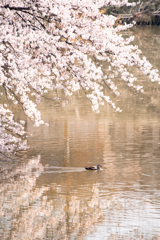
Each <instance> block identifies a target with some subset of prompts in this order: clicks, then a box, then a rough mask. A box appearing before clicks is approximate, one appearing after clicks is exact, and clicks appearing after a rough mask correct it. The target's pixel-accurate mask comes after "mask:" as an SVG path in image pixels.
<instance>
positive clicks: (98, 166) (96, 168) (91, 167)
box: [85, 164, 102, 170]
mask: <svg viewBox="0 0 160 240" xmlns="http://www.w3.org/2000/svg"><path fill="white" fill-rule="evenodd" d="M100 167H102V166H101V165H100V164H98V165H97V166H88V167H85V169H87V170H99V169H100Z"/></svg>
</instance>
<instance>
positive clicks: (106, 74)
mask: <svg viewBox="0 0 160 240" xmlns="http://www.w3.org/2000/svg"><path fill="white" fill-rule="evenodd" d="M124 4H126V5H127V6H131V5H134V4H135V3H128V1H127V0H114V1H113V0H112V1H111V0H103V1H102V0H72V1H71V0H68V1H64V0H45V1H44V0H37V1H33V0H26V1H23V0H10V1H9V3H8V1H7V0H3V1H2V3H1V4H0V66H1V68H0V86H1V88H2V91H3V92H4V93H5V94H6V96H7V98H8V99H9V100H10V101H11V102H12V103H13V104H19V105H20V106H21V107H22V108H23V110H24V112H25V114H26V115H27V116H28V117H29V118H30V119H31V120H32V121H33V122H34V124H35V126H39V125H40V124H43V123H44V122H43V120H41V114H40V112H39V111H38V110H37V105H36V104H35V102H36V103H39V102H40V100H41V97H43V96H44V95H46V94H47V93H48V91H51V90H52V91H53V90H54V94H56V95H57V96H56V99H59V96H58V90H62V91H63V92H64V94H65V95H66V96H70V95H72V94H73V92H75V91H77V90H79V89H82V90H83V91H84V93H85V95H86V97H87V98H88V99H89V100H90V101H91V104H92V108H93V110H94V111H96V112H98V111H99V105H102V104H104V103H105V102H107V103H108V104H110V105H111V106H112V107H113V109H115V110H116V111H121V109H120V108H119V107H117V106H116V105H115V103H114V102H113V101H112V100H111V99H110V97H109V96H106V95H105V91H104V89H105V87H106V86H107V87H109V88H110V90H111V91H112V92H113V93H115V95H117V96H119V95H120V92H119V91H118V89H117V87H116V85H115V83H114V78H116V77H117V76H118V75H119V76H120V77H121V79H122V80H124V82H126V84H127V85H128V86H129V87H132V88H134V89H136V90H137V91H141V92H143V86H139V85H138V84H136V81H137V79H136V77H134V76H133V75H132V74H130V73H129V71H128V70H127V69H128V67H131V66H136V67H137V68H139V69H140V70H141V71H142V72H143V73H144V74H146V75H148V76H149V78H150V79H151V81H158V82H160V78H159V76H158V73H157V71H156V70H154V69H152V66H151V64H150V63H149V62H148V61H147V59H146V58H141V57H140V53H141V52H140V51H139V50H138V47H137V46H133V45H131V42H132V41H133V37H129V38H127V39H124V38H123V36H122V35H121V34H120V31H122V30H127V29H128V28H130V27H132V26H133V24H125V25H123V26H122V25H119V26H117V27H116V26H115V21H116V17H114V16H112V15H104V14H102V13H101V11H100V10H99V9H100V8H101V7H104V6H107V5H114V6H122V5H124ZM102 61H105V62H108V65H109V67H108V69H105V70H104V69H103V67H102V66H101V64H100V63H101V62H102ZM34 97H35V99H33V98H34ZM54 98H55V96H54ZM54 98H53V99H54ZM4 111H5V110H4V106H2V105H1V108H0V117H1V124H2V127H1V136H2V137H1V141H2V145H3V148H2V149H1V151H4V150H7V151H11V150H13V149H15V148H16V146H17V147H18V149H23V148H24V149H26V143H25V144H24V146H22V145H21V144H22V142H23V141H22V142H19V141H20V139H21V138H16V137H15V136H14V134H15V132H14V131H15V128H16V127H17V128H18V129H19V128H20V126H22V125H21V124H20V125H16V124H15V122H14V130H13V129H12V134H7V133H6V131H7V130H6V128H5V127H4V123H3V122H6V123H7V122H8V123H7V124H8V126H12V127H13V122H12V121H13V115H10V116H12V117H11V118H9V117H6V119H5V121H4V119H3V120H2V116H3V117H4V116H5V115H6V116H8V113H9V112H6V114H4ZM6 111H7V110H6ZM8 111H9V110H8ZM10 114H11V113H10ZM17 124H18V123H17ZM20 131H22V129H21V130H20ZM21 133H22V132H21ZM5 134H7V135H5ZM20 135H21V134H20ZM22 135H23V134H22ZM3 139H5V140H3ZM5 141H6V142H5ZM9 143H12V144H13V143H14V144H15V145H13V146H14V147H13V149H12V148H11V144H9ZM7 145H8V146H10V147H8V148H7ZM20 145H21V146H20ZM4 146H5V147H4Z"/></svg>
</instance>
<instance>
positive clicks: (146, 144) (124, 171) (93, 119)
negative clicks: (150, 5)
mask: <svg viewBox="0 0 160 240" xmlns="http://www.w3.org/2000/svg"><path fill="white" fill-rule="evenodd" d="M135 34H136V35H137V39H138V40H137V41H139V42H138V44H139V45H140V47H143V48H144V49H142V50H143V51H145V50H146V48H147V45H146V44H149V47H148V48H149V50H150V51H151V50H152V48H153V51H154V53H156V56H155V59H157V61H158V59H159V56H160V49H159V48H158V45H155V46H154V44H153V43H154V40H153V38H151V39H150V38H149V39H148V41H146V37H147V36H148V35H149V36H150V35H152V36H154V37H155V41H156V42H158V41H159V40H160V38H159V36H160V31H159V32H158V30H156V32H155V28H154V29H148V28H144V31H139V29H137V30H135ZM156 47H157V49H156V51H155V48H156ZM149 54H150V52H149ZM149 54H148V56H149ZM146 55H147V53H146ZM150 55H151V54H150ZM152 57H153V56H152ZM152 57H151V61H152V60H153V59H152ZM156 64H157V62H156ZM159 70H160V69H159ZM137 74H138V72H137ZM142 81H144V79H142ZM147 84H148V83H147ZM147 84H146V86H145V89H146V91H145V94H143V95H137V94H136V93H134V92H132V91H129V93H127V92H126V91H125V90H124V91H123V92H122V95H121V97H120V98H119V99H117V103H118V104H120V105H121V107H122V108H123V112H122V113H121V114H120V113H114V112H113V110H112V109H110V107H109V106H105V108H102V109H101V113H100V114H94V113H93V112H92V111H91V108H90V104H89V102H87V100H85V99H84V96H83V94H77V95H76V96H75V97H73V98H72V101H71V103H69V104H68V105H66V107H65V108H63V107H61V106H60V105H59V104H58V103H54V102H51V101H46V100H44V102H42V104H41V105H40V108H41V110H42V114H43V118H44V120H45V121H46V122H48V123H49V127H48V126H46V125H44V126H42V127H41V128H33V126H32V125H31V123H30V122H29V121H28V123H27V128H28V130H29V131H31V132H32V134H33V135H32V137H31V138H30V139H29V144H30V146H31V149H30V150H29V151H28V152H27V153H26V155H25V156H24V157H23V158H22V160H21V161H19V162H17V159H13V160H12V159H10V160H7V161H0V210H1V211H0V239H2V240H20V239H23V240H42V239H48V240H52V239H56V240H57V239H60V240H61V239H66V240H70V239H71V240H72V239H85V240H89V239H111V240H112V239H127V240H128V239H149V240H150V239H154V240H155V239H160V201H159V199H160V159H159V157H160V122H159V119H160V110H159V103H160V99H159V96H160V94H159V87H158V85H157V84H156V83H155V84H152V85H151V84H148V86H147ZM119 87H121V85H120V86H119ZM122 87H123V85H122ZM147 87H148V88H147ZM137 96H138V98H137ZM1 160H5V159H3V158H2V159H1ZM96 164H101V165H102V166H103V170H100V171H88V170H85V167H86V166H88V165H96Z"/></svg>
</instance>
